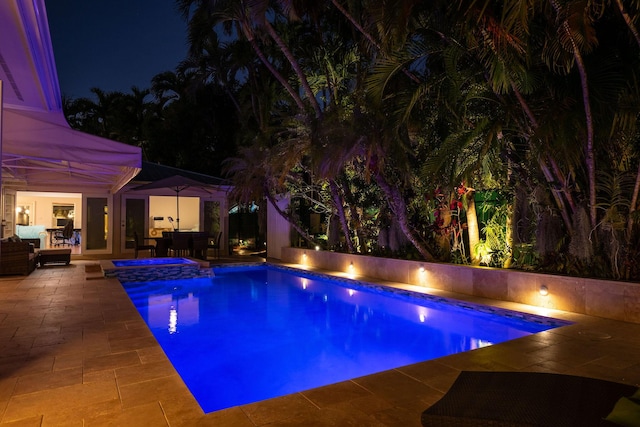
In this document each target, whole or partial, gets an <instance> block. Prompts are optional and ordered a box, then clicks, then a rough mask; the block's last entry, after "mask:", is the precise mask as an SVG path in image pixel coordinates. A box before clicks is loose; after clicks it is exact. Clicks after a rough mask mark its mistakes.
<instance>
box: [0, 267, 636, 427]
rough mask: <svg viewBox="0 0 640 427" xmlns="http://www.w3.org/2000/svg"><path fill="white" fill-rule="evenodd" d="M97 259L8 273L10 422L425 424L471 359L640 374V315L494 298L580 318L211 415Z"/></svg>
mask: <svg viewBox="0 0 640 427" xmlns="http://www.w3.org/2000/svg"><path fill="white" fill-rule="evenodd" d="M93 264H95V262H92V261H73V262H72V264H71V265H70V266H68V267H48V268H40V269H37V270H36V271H35V272H34V273H32V274H31V275H29V276H28V277H0V426H2V425H10V424H11V425H15V424H13V423H16V424H17V425H21V426H30V425H33V426H60V425H65V426H67V425H68V426H108V425H109V426H119V425H122V426H125V425H127V426H128V425H140V426H142V425H144V426H169V425H170V426H194V425H215V426H221V427H225V426H233V427H244V426H247V427H251V426H262V425H278V426H298V425H318V426H322V425H367V426H409V427H411V426H416V427H419V426H420V414H421V412H422V411H423V410H424V409H426V408H427V407H428V406H429V405H431V404H433V403H434V402H436V401H437V400H438V399H439V398H440V397H441V396H442V395H443V394H444V393H445V392H446V391H447V389H448V388H449V387H450V385H451V384H452V383H453V381H454V380H455V378H456V377H457V375H458V373H459V372H460V370H464V369H467V370H522V371H541V372H559V373H567V374H574V375H585V376H592V377H596V378H602V379H606V380H612V381H619V382H625V383H628V384H634V385H638V384H640V363H639V362H638V360H637V358H636V357H634V355H637V354H639V353H640V325H636V324H630V323H623V322H617V321H611V320H606V319H598V318H594V317H589V316H583V315H578V314H574V313H567V312H548V313H540V311H539V310H537V309H535V308H532V307H526V306H521V305H517V304H513V303H505V302H500V301H491V303H493V304H494V305H496V306H500V307H503V308H511V309H519V310H523V311H530V312H533V313H537V314H547V315H550V316H553V317H558V318H563V319H567V320H571V321H574V322H576V323H575V324H574V325H571V326H566V327H562V328H558V329H554V330H551V331H546V332H542V333H539V334H536V335H531V336H528V337H523V338H519V339H516V340H513V341H510V342H507V343H503V344H498V345H495V346H490V347H485V348H482V349H477V350H474V351H470V352H467V353H462V354H457V355H453V356H448V357H444V358H440V359H437V360H434V361H429V362H424V363H418V364H415V365H410V366H405V367H402V368H398V369H395V370H391V371H385V372H381V373H378V374H374V375H369V376H366V377H361V378H356V379H353V380H351V381H345V382H341V383H338V384H332V385H328V386H325V387H320V388H317V389H313V390H308V391H305V392H302V393H296V394H292V395H288V396H282V397H279V398H275V399H270V400H266V401H263V402H256V403H253V404H249V405H244V406H240V407H235V408H229V409H225V410H222V411H218V412H214V413H210V414H203V413H202V410H201V409H200V407H199V406H198V404H197V402H196V401H195V399H194V398H193V397H192V396H191V394H190V393H189V390H188V389H187V387H186V386H185V385H184V383H183V382H182V380H181V379H180V377H179V375H178V374H177V373H176V371H175V369H173V366H172V365H171V364H170V362H169V361H168V360H167V358H166V356H165V355H164V352H163V351H162V349H161V348H160V347H159V345H158V344H157V342H156V341H155V339H154V338H153V335H152V334H151V332H150V331H149V330H148V329H147V327H146V324H145V323H144V321H143V320H142V319H141V318H140V316H139V315H138V313H137V311H136V309H135V307H134V306H133V304H132V303H131V301H130V300H129V298H128V297H127V295H126V292H124V290H123V289H122V286H121V285H120V283H118V281H117V280H115V279H105V278H99V277H96V274H95V272H91V271H89V272H88V273H85V269H84V266H85V265H93ZM399 286H402V285H401V284H399ZM438 294H439V295H445V296H447V295H448V294H446V293H444V292H438ZM454 297H457V298H460V299H465V300H467V301H472V302H483V301H480V300H479V299H477V298H471V297H465V296H461V295H455V296H454ZM484 302H486V301H484ZM219 392H224V390H220V391H219Z"/></svg>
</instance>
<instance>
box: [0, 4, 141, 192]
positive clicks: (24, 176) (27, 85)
mask: <svg viewBox="0 0 640 427" xmlns="http://www.w3.org/2000/svg"><path fill="white" fill-rule="evenodd" d="M0 80H1V81H2V86H1V87H2V99H1V100H2V103H0V112H1V114H2V116H1V119H2V121H1V122H0V123H1V125H0V127H1V128H2V138H1V139H0V141H1V148H2V175H1V178H2V186H3V187H5V188H13V189H17V190H27V189H28V190H34V191H47V190H55V191H75V192H78V191H85V192H89V191H93V192H111V193H115V192H116V191H118V190H119V189H120V188H122V187H123V186H124V185H125V184H126V183H127V182H128V181H129V180H130V179H131V178H133V177H134V176H135V175H136V174H137V173H138V172H139V171H140V168H141V162H142V155H141V150H140V148H138V147H134V146H130V145H126V144H122V143H119V142H116V141H111V140H108V139H105V138H99V137H96V136H93V135H88V134H85V133H83V132H79V131H76V130H73V129H71V127H70V126H69V124H68V123H67V121H66V119H65V117H64V114H63V112H62V97H61V95H60V87H59V83H58V75H57V71H56V66H55V60H54V55H53V47H52V44H51V37H50V34H49V24H48V21H47V14H46V9H45V4H44V0H3V1H2V2H0Z"/></svg>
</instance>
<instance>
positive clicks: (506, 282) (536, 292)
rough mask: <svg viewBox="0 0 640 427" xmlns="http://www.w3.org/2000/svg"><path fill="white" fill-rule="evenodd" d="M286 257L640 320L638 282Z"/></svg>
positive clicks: (307, 252)
mask: <svg viewBox="0 0 640 427" xmlns="http://www.w3.org/2000/svg"><path fill="white" fill-rule="evenodd" d="M281 261H282V262H285V263H292V264H301V265H306V266H309V267H315V268H320V269H324V270H331V271H338V272H343V273H345V274H352V275H354V276H358V277H368V278H372V279H381V280H387V281H392V282H401V283H408V284H413V285H418V286H424V287H428V288H435V289H440V290H444V291H449V292H456V293H460V294H466V295H474V296H479V297H484V298H492V299H497V300H503V301H512V302H518V303H522V304H529V305H534V306H538V307H543V308H550V309H558V310H565V311H571V312H574V313H581V314H588V315H591V316H598V317H604V318H609V319H615V320H623V321H626V322H633V323H640V284H638V283H629V282H618V281H611V280H598V279H586V278H580V277H568V276H557V275H551V274H541V273H531V272H523V271H517V270H505V269H498V268H488V267H471V266H464V265H455V264H445V263H430V262H424V261H406V260H398V259H391V258H378V257H368V256H363V255H351V254H343V253H336V252H330V251H315V250H311V249H303V248H290V247H286V248H282V252H281ZM542 288H544V289H546V291H547V294H546V295H542V294H541V292H540V290H541V289H542Z"/></svg>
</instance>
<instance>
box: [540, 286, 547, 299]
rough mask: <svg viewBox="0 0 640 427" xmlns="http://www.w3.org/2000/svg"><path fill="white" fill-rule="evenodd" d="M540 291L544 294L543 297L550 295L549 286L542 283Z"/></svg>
mask: <svg viewBox="0 0 640 427" xmlns="http://www.w3.org/2000/svg"><path fill="white" fill-rule="evenodd" d="M538 292H540V295H542V296H543V297H546V296H547V295H549V288H547V287H546V286H545V285H542V286H540V289H539V290H538Z"/></svg>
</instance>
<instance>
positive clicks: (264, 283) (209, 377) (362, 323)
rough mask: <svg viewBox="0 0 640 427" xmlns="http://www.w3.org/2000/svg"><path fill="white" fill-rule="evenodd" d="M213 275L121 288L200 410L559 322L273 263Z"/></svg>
mask: <svg viewBox="0 0 640 427" xmlns="http://www.w3.org/2000/svg"><path fill="white" fill-rule="evenodd" d="M215 275H216V277H214V278H209V279H189V280H179V281H157V282H147V283H124V284H123V286H124V287H125V289H126V290H127V292H128V294H129V296H130V297H131V299H132V301H133V302H134V303H135V305H136V307H137V308H138V310H139V311H140V313H141V315H142V316H143V318H144V319H145V321H146V322H147V324H148V325H149V327H150V328H151V330H152V331H153V334H154V335H155V337H156V338H157V340H158V341H159V343H160V345H161V346H162V348H163V349H164V351H165V353H166V354H167V356H168V357H169V359H170V360H171V362H172V363H173V365H174V367H175V368H176V370H177V371H178V373H179V374H180V375H181V377H182V378H183V380H184V381H185V383H186V384H187V386H188V387H189V389H190V390H191V392H192V393H193V395H194V396H195V398H196V399H197V401H198V402H199V404H200V406H201V407H202V409H203V410H204V411H205V412H211V411H216V410H220V409H223V408H228V407H231V406H236V405H242V404H246V403H251V402H255V401H259V400H263V399H268V398H272V397H276V396H282V395H285V394H289V393H294V392H298V391H303V390H306V389H310V388H314V387H319V386H323V385H327V384H331V383H335V382H339V381H344V380H348V379H351V378H355V377H359V376H363V375H368V374H372V373H375V372H380V371H384V370H388V369H393V368H397V367H400V366H405V365H409V364H412V363H417V362H421V361H425V360H429V359H433V358H436V357H440V356H444V355H448V354H453V353H457V352H462V351H467V350H471V349H474V348H478V347H482V346H486V345H491V344H494V343H499V342H502V341H506V340H510V339H514V338H518V337H521V336H524V335H529V334H532V333H536V332H540V331H543V330H546V329H550V328H553V327H557V326H562V325H564V324H567V323H566V322H562V321H557V320H555V319H549V318H544V317H540V316H531V315H523V314H522V313H516V312H508V311H500V313H501V314H502V315H497V314H495V313H492V312H491V310H497V309H490V308H488V307H485V308H484V309H481V310H480V311H478V310H475V309H473V308H478V307H482V306H478V307H475V306H472V305H470V304H464V303H460V302H456V301H453V300H446V299H442V298H437V297H429V296H421V297H419V298H415V297H410V296H407V295H404V294H394V293H390V292H383V291H381V290H380V288H376V287H369V286H366V285H363V284H359V283H358V282H353V283H348V282H344V281H340V282H337V281H332V280H329V279H327V278H325V277H321V276H306V275H304V274H303V275H302V276H301V275H298V274H293V273H292V272H291V271H289V270H287V269H282V268H276V267H244V268H221V269H216V270H215Z"/></svg>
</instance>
